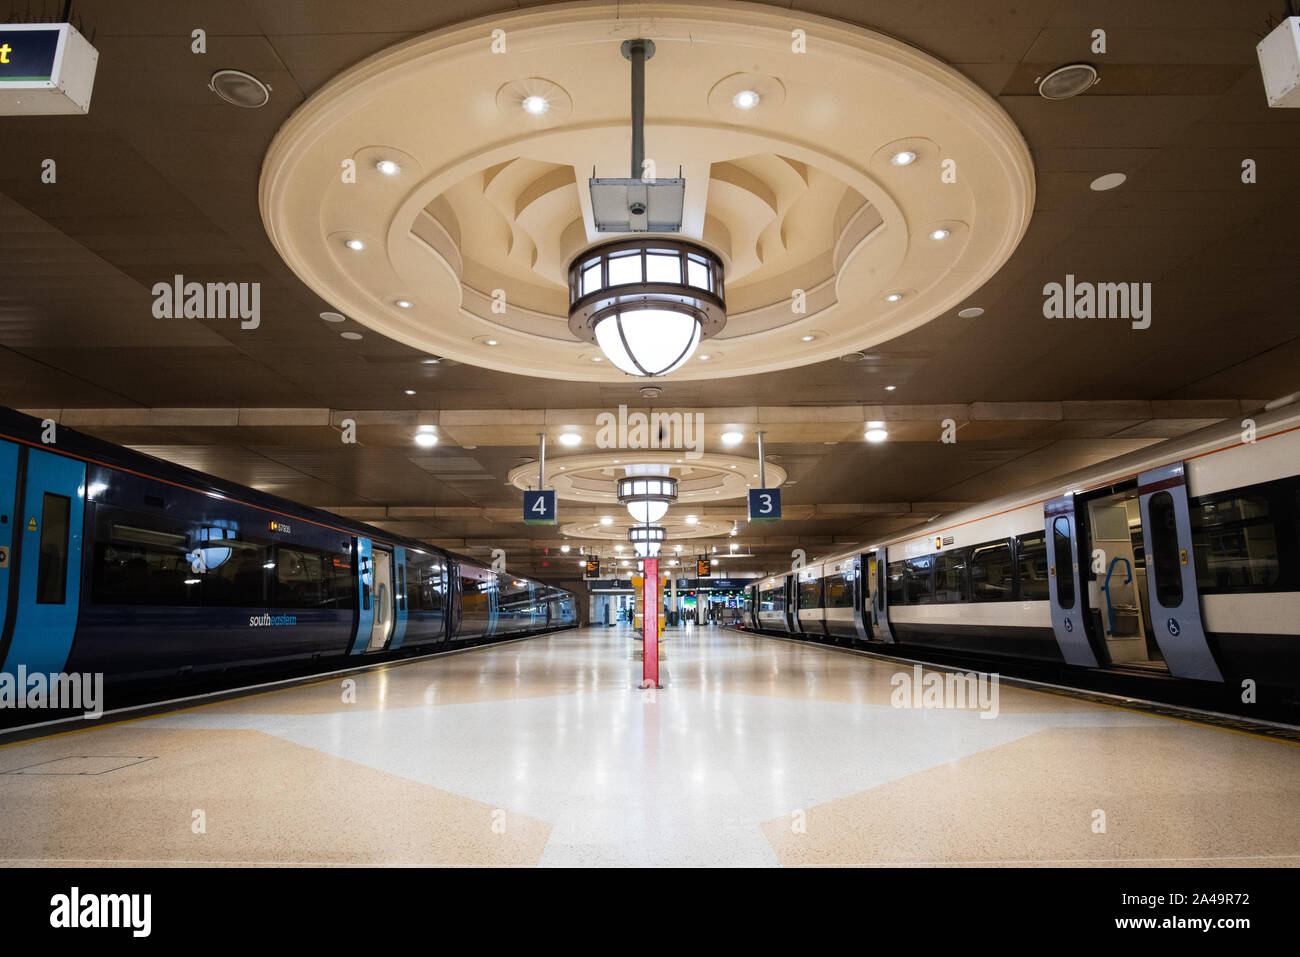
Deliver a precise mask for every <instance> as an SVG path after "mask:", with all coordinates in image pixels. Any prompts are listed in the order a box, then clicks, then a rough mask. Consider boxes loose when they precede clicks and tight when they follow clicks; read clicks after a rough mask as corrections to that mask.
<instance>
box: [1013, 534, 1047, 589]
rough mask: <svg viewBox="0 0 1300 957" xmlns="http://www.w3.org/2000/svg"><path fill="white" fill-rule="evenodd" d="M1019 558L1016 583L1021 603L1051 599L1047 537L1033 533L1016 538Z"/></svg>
mask: <svg viewBox="0 0 1300 957" xmlns="http://www.w3.org/2000/svg"><path fill="white" fill-rule="evenodd" d="M1016 555H1017V556H1018V557H1019V562H1018V572H1019V574H1018V575H1017V578H1016V581H1017V584H1018V585H1019V588H1020V600H1021V601H1047V600H1048V598H1049V597H1050V593H1049V591H1048V580H1047V578H1048V576H1047V535H1046V533H1044V532H1033V533H1031V534H1029V535H1017V536H1016Z"/></svg>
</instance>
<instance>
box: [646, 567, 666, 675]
mask: <svg viewBox="0 0 1300 957" xmlns="http://www.w3.org/2000/svg"><path fill="white" fill-rule="evenodd" d="M641 581H642V583H643V584H642V595H643V598H642V604H643V607H644V608H645V612H644V617H643V619H642V624H643V627H644V629H645V630H644V631H643V632H642V633H641V634H642V637H643V638H644V641H642V643H641V645H642V648H643V649H644V651H643V654H642V668H641V687H642V688H658V687H660V685H659V616H660V614H662V608H661V607H660V604H661V603H660V598H659V559H657V558H647V559H645V577H643V578H642V579H641Z"/></svg>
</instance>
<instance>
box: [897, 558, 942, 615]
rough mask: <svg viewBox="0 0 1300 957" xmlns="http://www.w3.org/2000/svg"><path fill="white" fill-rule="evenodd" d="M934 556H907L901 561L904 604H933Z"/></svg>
mask: <svg viewBox="0 0 1300 957" xmlns="http://www.w3.org/2000/svg"><path fill="white" fill-rule="evenodd" d="M933 570H934V556H933V555H926V556H925V557H924V558H909V559H907V560H906V561H905V562H903V589H904V591H905V592H906V595H907V599H906V604H909V605H932V604H934V577H933V576H932V575H931V574H930V573H931V571H933Z"/></svg>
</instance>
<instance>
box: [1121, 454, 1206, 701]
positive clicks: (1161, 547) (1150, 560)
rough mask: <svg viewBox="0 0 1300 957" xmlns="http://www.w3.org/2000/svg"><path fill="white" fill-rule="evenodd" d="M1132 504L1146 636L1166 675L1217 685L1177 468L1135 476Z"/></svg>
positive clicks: (1183, 484) (1183, 477)
mask: <svg viewBox="0 0 1300 957" xmlns="http://www.w3.org/2000/svg"><path fill="white" fill-rule="evenodd" d="M1138 501H1139V503H1140V506H1141V515H1142V527H1143V529H1144V530H1145V534H1144V539H1145V544H1146V554H1147V561H1146V573H1147V574H1146V577H1147V595H1148V600H1149V602H1150V606H1151V622H1152V625H1153V626H1154V627H1153V629H1152V630H1153V631H1154V632H1155V636H1156V641H1157V642H1158V643H1159V644H1160V650H1161V651H1162V652H1163V653H1164V659H1165V661H1166V662H1168V665H1169V671H1170V673H1171V674H1173V675H1174V676H1175V677H1178V678H1197V679H1200V680H1202V681H1222V680H1223V674H1222V673H1221V672H1220V671H1219V666H1218V665H1217V664H1216V663H1215V661H1214V655H1213V654H1212V653H1211V652H1210V646H1209V644H1208V643H1207V642H1206V640H1205V626H1204V624H1203V623H1202V621H1201V602H1200V595H1199V593H1198V591H1197V587H1196V565H1195V563H1194V562H1193V561H1192V519H1191V513H1190V510H1189V508H1188V503H1187V477H1186V473H1185V469H1184V466H1183V463H1181V462H1179V463H1178V464H1176V465H1166V466H1164V467H1162V468H1158V469H1152V470H1151V471H1150V472H1143V473H1142V474H1141V475H1139V476H1138Z"/></svg>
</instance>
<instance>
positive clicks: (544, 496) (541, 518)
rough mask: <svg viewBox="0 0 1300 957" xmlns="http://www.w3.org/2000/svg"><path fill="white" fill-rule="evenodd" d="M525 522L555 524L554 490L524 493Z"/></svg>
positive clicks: (527, 523)
mask: <svg viewBox="0 0 1300 957" xmlns="http://www.w3.org/2000/svg"><path fill="white" fill-rule="evenodd" d="M524 524H525V525H554V524H555V492H554V490H551V491H541V492H525V493H524Z"/></svg>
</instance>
